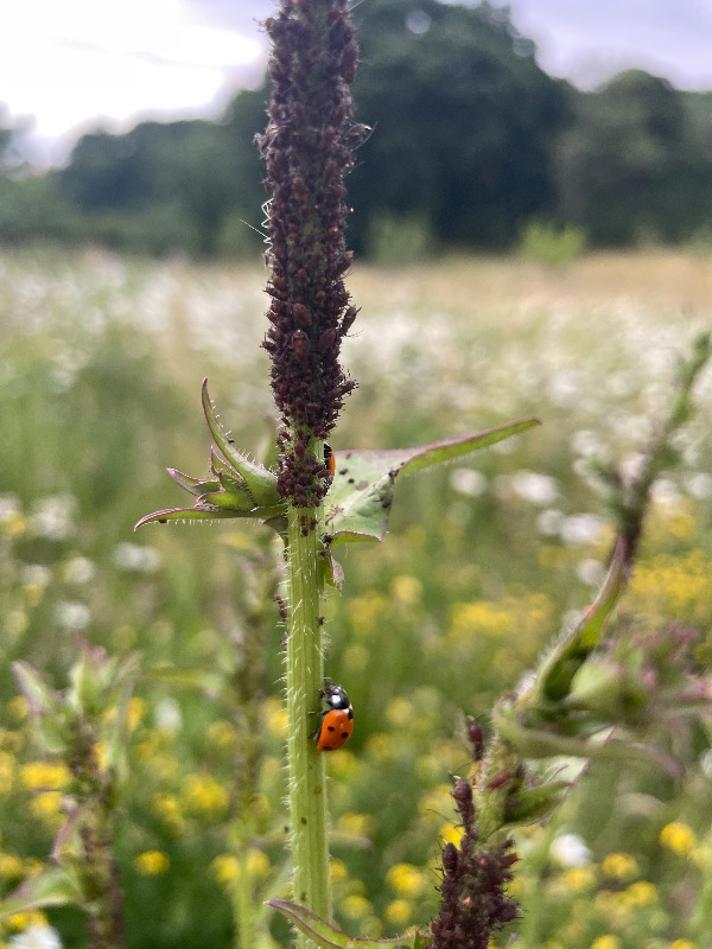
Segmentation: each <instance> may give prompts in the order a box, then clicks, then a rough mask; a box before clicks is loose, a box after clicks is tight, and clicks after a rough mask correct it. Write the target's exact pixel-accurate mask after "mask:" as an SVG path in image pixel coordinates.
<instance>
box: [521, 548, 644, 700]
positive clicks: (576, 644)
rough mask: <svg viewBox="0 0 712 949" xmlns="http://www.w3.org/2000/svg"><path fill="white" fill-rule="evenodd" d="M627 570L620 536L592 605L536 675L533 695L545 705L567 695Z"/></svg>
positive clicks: (598, 638) (596, 640) (595, 643)
mask: <svg viewBox="0 0 712 949" xmlns="http://www.w3.org/2000/svg"><path fill="white" fill-rule="evenodd" d="M629 568H630V564H629V556H628V544H627V542H626V540H625V538H624V537H622V536H621V537H619V538H618V541H617V542H616V546H615V549H614V551H613V556H612V558H611V563H610V566H609V568H608V572H607V574H606V577H605V579H604V580H603V583H602V584H601V587H600V589H599V591H598V593H597V594H596V598H595V599H594V601H593V603H592V604H591V605H590V606H589V608H588V609H587V610H586V612H585V613H584V615H583V616H582V617H581V620H580V621H579V623H578V624H577V625H576V626H575V627H574V628H573V629H572V630H571V632H570V633H567V634H566V635H565V636H564V637H563V638H562V639H561V640H560V641H559V643H558V644H557V645H556V646H554V648H553V650H552V651H551V653H550V654H549V656H548V657H547V658H546V659H545V660H544V663H543V665H542V668H541V671H540V672H539V674H538V675H537V680H536V683H535V685H534V690H535V695H537V696H539V697H541V698H542V699H543V700H544V701H545V702H546V701H548V702H552V701H553V702H560V701H562V700H563V699H566V697H567V696H568V694H569V691H570V689H571V684H572V682H573V679H574V676H575V675H576V673H577V672H578V670H579V669H580V668H581V666H582V665H583V663H584V662H585V661H586V659H587V657H588V656H589V655H590V654H591V653H592V652H593V650H594V649H595V648H596V647H597V646H598V645H599V644H600V642H601V637H602V634H603V627H604V624H605V622H606V620H607V619H608V617H609V616H610V615H611V613H612V612H613V609H614V607H615V606H616V604H617V602H618V600H619V598H620V596H621V593H622V592H623V590H624V589H625V585H626V581H627V578H628V573H629ZM535 701H536V700H535Z"/></svg>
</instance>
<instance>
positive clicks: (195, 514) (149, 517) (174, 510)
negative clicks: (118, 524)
mask: <svg viewBox="0 0 712 949" xmlns="http://www.w3.org/2000/svg"><path fill="white" fill-rule="evenodd" d="M240 516H241V515H239V514H237V513H235V512H233V511H218V510H205V509H204V508H199V507H167V508H165V509H164V510H162V511H153V512H152V513H151V514H144V515H143V517H142V518H140V519H139V520H138V521H136V523H135V524H134V530H135V531H137V530H138V529H139V527H143V526H144V525H146V524H166V523H167V522H168V521H219V520H224V519H226V518H228V517H240Z"/></svg>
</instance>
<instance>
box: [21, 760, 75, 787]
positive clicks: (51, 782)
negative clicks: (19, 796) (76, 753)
mask: <svg viewBox="0 0 712 949" xmlns="http://www.w3.org/2000/svg"><path fill="white" fill-rule="evenodd" d="M70 779H71V774H70V773H69V768H68V767H67V766H66V765H65V764H62V762H51V761H32V762H30V763H29V764H26V765H23V766H22V768H21V769H20V780H21V781H22V783H23V784H24V786H25V787H26V788H29V789H30V790H31V791H37V790H40V789H42V790H49V789H55V790H58V789H60V788H64V787H66V786H67V785H68V784H69V781H70Z"/></svg>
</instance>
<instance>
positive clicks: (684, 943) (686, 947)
mask: <svg viewBox="0 0 712 949" xmlns="http://www.w3.org/2000/svg"><path fill="white" fill-rule="evenodd" d="M668 949H695V946H694V943H691V942H690V940H689V939H676V940H675V941H674V942H671V943H670V945H669V946H668Z"/></svg>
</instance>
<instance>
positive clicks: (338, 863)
mask: <svg viewBox="0 0 712 949" xmlns="http://www.w3.org/2000/svg"><path fill="white" fill-rule="evenodd" d="M329 875H330V877H331V882H332V883H343V881H344V880H347V879H348V876H349V871H348V867H347V866H346V864H345V863H344V861H343V860H338V859H337V858H336V857H332V858H331V861H330V863H329Z"/></svg>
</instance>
